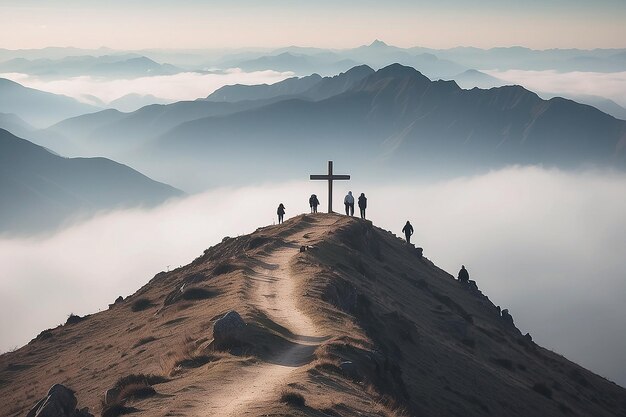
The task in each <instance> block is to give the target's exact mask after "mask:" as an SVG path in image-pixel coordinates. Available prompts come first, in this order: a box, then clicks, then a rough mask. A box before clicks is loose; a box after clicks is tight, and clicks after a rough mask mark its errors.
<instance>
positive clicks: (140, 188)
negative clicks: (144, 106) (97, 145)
mask: <svg viewBox="0 0 626 417" xmlns="http://www.w3.org/2000/svg"><path fill="white" fill-rule="evenodd" d="M0 195H2V199H0V233H3V232H14V233H22V232H39V231H43V230H47V229H51V228H54V227H57V226H59V225H60V224H61V223H62V222H63V221H66V220H69V219H70V218H71V217H72V216H79V215H81V216H85V215H91V214H93V213H95V212H96V211H98V210H106V209H113V208H120V207H131V206H142V205H144V206H153V205H156V204H159V203H162V202H163V201H165V200H167V199H168V198H171V197H175V196H179V195H182V193H181V192H180V191H179V190H177V189H175V188H172V187H170V186H168V185H165V184H161V183H158V182H156V181H153V180H151V179H150V178H148V177H146V176H144V175H142V174H140V173H139V172H137V171H135V170H133V169H131V168H129V167H128V166H125V165H122V164H118V163H117V162H114V161H111V160H109V159H105V158H63V157H61V156H58V155H56V154H54V153H52V152H50V151H48V150H47V149H45V148H42V147H41V146H37V145H35V144H33V143H31V142H29V141H27V140H25V139H21V138H18V137H16V136H14V135H13V134H11V133H10V132H8V131H6V130H3V129H0Z"/></svg>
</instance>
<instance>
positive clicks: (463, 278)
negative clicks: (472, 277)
mask: <svg viewBox="0 0 626 417" xmlns="http://www.w3.org/2000/svg"><path fill="white" fill-rule="evenodd" d="M458 279H459V282H461V283H463V284H467V283H468V282H469V272H467V269H465V265H461V270H460V271H459V275H458Z"/></svg>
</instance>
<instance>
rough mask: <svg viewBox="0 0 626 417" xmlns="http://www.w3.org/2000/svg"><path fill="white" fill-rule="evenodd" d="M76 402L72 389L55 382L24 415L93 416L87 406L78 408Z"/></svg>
mask: <svg viewBox="0 0 626 417" xmlns="http://www.w3.org/2000/svg"><path fill="white" fill-rule="evenodd" d="M77 404H78V400H77V399H76V396H75V395H74V391H72V390H71V389H69V388H67V387H65V386H64V385H61V384H55V385H53V386H52V388H50V390H48V394H47V395H46V396H45V397H44V398H42V399H41V400H40V401H39V402H38V403H37V404H36V405H35V406H34V407H33V408H32V409H31V410H30V411H29V412H28V414H26V417H93V415H92V414H90V413H89V409H88V408H83V409H81V410H78V409H77V408H76V405H77Z"/></svg>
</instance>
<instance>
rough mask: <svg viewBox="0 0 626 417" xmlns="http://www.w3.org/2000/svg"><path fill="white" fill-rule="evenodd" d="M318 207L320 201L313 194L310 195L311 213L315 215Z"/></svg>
mask: <svg viewBox="0 0 626 417" xmlns="http://www.w3.org/2000/svg"><path fill="white" fill-rule="evenodd" d="M319 205H320V201H319V200H318V199H317V196H316V195H315V194H311V197H309V206H311V213H317V206H319Z"/></svg>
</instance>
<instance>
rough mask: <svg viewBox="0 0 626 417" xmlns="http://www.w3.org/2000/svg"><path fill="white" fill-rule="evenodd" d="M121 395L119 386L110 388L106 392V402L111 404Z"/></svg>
mask: <svg viewBox="0 0 626 417" xmlns="http://www.w3.org/2000/svg"><path fill="white" fill-rule="evenodd" d="M119 395H120V389H119V388H110V389H108V390H106V391H105V392H104V404H105V405H111V404H114V403H115V402H117V397H119Z"/></svg>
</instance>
